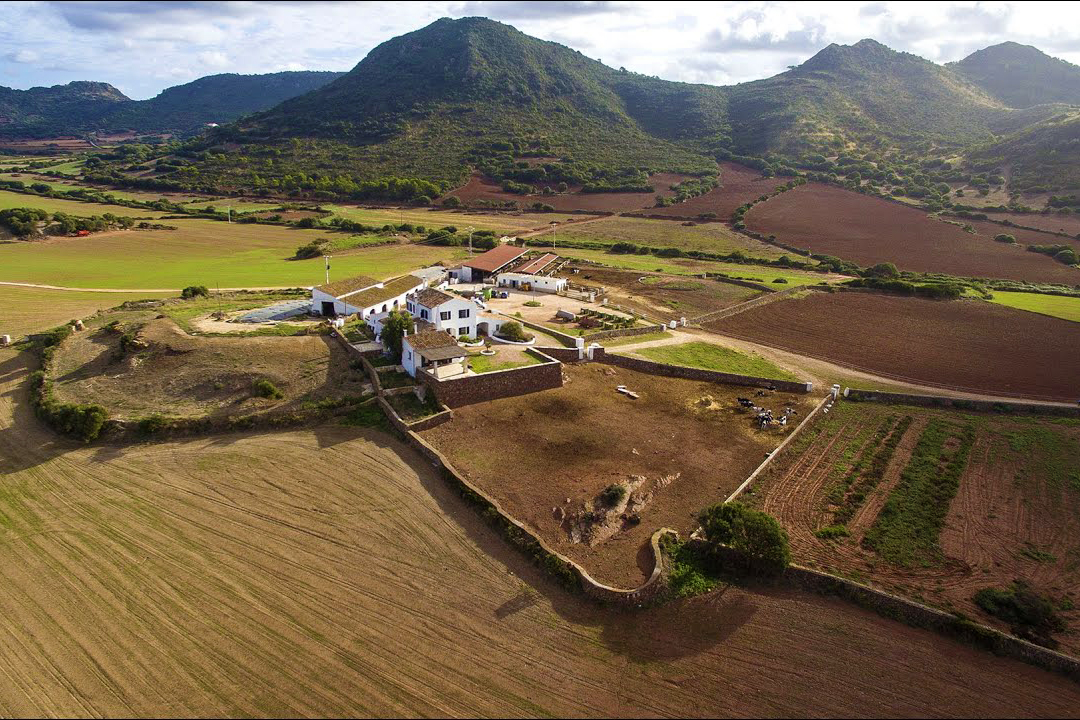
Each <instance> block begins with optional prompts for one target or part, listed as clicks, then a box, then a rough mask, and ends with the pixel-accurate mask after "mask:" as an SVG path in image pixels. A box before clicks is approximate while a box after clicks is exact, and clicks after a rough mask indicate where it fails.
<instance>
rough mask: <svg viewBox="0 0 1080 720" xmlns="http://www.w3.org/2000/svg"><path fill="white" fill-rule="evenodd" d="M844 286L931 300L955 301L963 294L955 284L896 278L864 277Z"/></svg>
mask: <svg viewBox="0 0 1080 720" xmlns="http://www.w3.org/2000/svg"><path fill="white" fill-rule="evenodd" d="M844 284H845V285H847V286H848V287H863V288H872V289H874V290H883V291H885V292H891V293H896V294H898V295H912V296H917V297H924V298H929V299H931V300H956V299H957V298H959V297H960V296H961V295H962V294H963V292H964V289H963V287H962V286H960V285H957V284H955V283H949V282H940V283H939V282H932V283H914V282H911V281H908V280H900V279H897V278H879V277H865V278H857V279H855V280H849V281H847V282H846V283H844Z"/></svg>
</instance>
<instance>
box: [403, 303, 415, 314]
mask: <svg viewBox="0 0 1080 720" xmlns="http://www.w3.org/2000/svg"><path fill="white" fill-rule="evenodd" d="M405 307H407V308H409V312H416V307H415V306H413V304H412V303H405Z"/></svg>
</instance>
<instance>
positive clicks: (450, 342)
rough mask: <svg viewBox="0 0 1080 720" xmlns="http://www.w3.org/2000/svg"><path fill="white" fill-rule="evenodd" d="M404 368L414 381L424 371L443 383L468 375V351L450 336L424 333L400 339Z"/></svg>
mask: <svg viewBox="0 0 1080 720" xmlns="http://www.w3.org/2000/svg"><path fill="white" fill-rule="evenodd" d="M401 366H402V367H403V368H405V372H407V373H408V374H409V375H411V376H413V377H416V372H417V370H419V369H420V368H424V369H425V370H427V371H428V372H430V373H431V374H432V375H434V376H435V377H436V378H438V379H440V380H442V379H443V378H447V377H453V376H455V375H462V374H464V373H465V351H464V350H462V349H461V346H460V345H458V343H457V340H456V339H454V338H453V337H451V336H450V335H449V334H448V333H445V332H440V331H439V330H431V329H429V330H421V331H420V332H418V333H415V334H413V335H405V337H403V338H402V339H401Z"/></svg>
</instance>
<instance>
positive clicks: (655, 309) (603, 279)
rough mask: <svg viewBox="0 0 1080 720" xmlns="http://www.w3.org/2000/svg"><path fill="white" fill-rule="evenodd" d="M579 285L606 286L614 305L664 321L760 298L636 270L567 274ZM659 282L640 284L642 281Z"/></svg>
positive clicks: (710, 282) (729, 286)
mask: <svg viewBox="0 0 1080 720" xmlns="http://www.w3.org/2000/svg"><path fill="white" fill-rule="evenodd" d="M564 274H565V275H566V277H572V278H574V279H576V280H577V281H578V282H583V283H586V284H589V285H603V286H604V287H605V288H606V289H607V292H608V297H609V298H610V302H612V303H614V304H617V305H621V306H622V307H625V308H629V309H632V310H637V311H638V312H642V313H645V314H646V315H648V316H649V317H653V318H658V319H660V320H677V319H679V318H680V317H686V318H691V317H696V316H699V315H704V314H705V313H710V312H713V311H714V310H722V309H724V308H726V307H731V306H732V305H736V304H738V303H741V302H743V301H745V300H749V299H750V298H752V297H754V296H755V295H757V294H758V292H757V291H756V290H751V289H750V288H744V287H740V286H738V285H732V284H730V283H723V282H717V281H716V280H703V279H701V278H694V277H687V276H685V275H663V274H659V273H646V272H639V271H635V270H609V269H606V268H601V267H592V266H582V267H581V268H580V272H579V273H578V274H577V275H572V274H569V273H564ZM643 277H647V278H653V279H655V282H647V283H643V282H639V279H640V278H643Z"/></svg>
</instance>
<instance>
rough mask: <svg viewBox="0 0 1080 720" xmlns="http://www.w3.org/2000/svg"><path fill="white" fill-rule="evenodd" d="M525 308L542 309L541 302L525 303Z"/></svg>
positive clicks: (531, 301)
mask: <svg viewBox="0 0 1080 720" xmlns="http://www.w3.org/2000/svg"><path fill="white" fill-rule="evenodd" d="M525 307H541V303H540V301H539V300H530V301H528V302H527V303H525Z"/></svg>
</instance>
